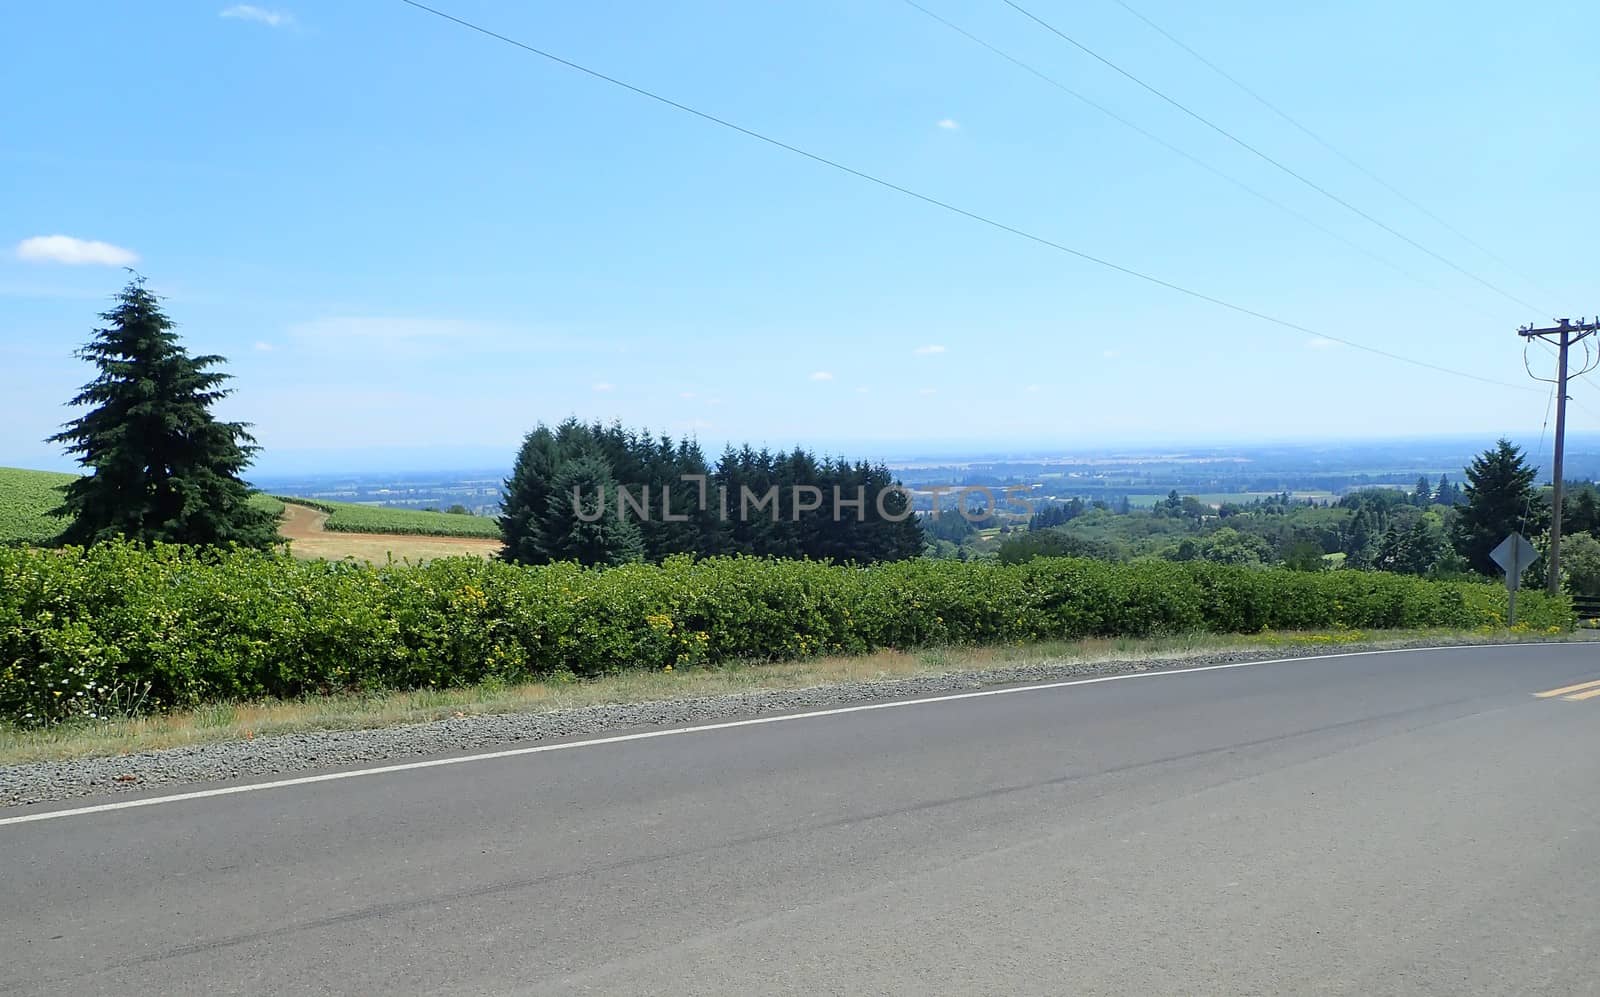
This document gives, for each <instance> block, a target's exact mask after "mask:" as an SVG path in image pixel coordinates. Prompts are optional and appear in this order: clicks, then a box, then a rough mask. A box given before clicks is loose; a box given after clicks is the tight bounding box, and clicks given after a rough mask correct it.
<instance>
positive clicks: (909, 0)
mask: <svg viewBox="0 0 1600 997" xmlns="http://www.w3.org/2000/svg"><path fill="white" fill-rule="evenodd" d="M902 2H903V3H905V5H906V6H908V7H910V8H912V9H913V10H917V11H919V12H921V13H922V14H925V15H926V16H928V17H929V18H931V19H933V20H934V21H937V22H938V23H940V24H942V25H944V26H945V27H947V28H949V29H950V30H951V31H954V32H955V33H956V34H958V35H961V36H962V37H963V38H966V39H967V40H968V41H971V42H973V43H974V44H976V45H979V46H981V47H983V48H985V49H987V50H988V51H990V52H992V53H994V54H995V55H997V56H999V57H1000V58H1002V59H1004V60H1006V61H1007V62H1009V63H1011V64H1012V65H1014V66H1016V67H1018V68H1019V69H1022V70H1023V71H1025V72H1028V73H1031V74H1032V75H1033V76H1036V77H1038V78H1039V79H1041V80H1043V81H1044V82H1045V83H1048V84H1049V85H1050V86H1052V87H1055V88H1056V89H1057V90H1060V91H1061V92H1062V93H1064V94H1067V95H1068V96H1069V97H1072V98H1073V99H1075V100H1078V101H1080V102H1081V103H1083V104H1085V105H1086V106H1088V107H1091V108H1093V109H1094V110H1096V111H1099V112H1100V113H1101V114H1103V115H1105V116H1106V117H1108V118H1110V119H1111V120H1112V121H1115V122H1117V123H1118V124H1120V125H1122V126H1124V127H1126V128H1129V129H1131V130H1133V131H1135V132H1137V133H1138V134H1140V135H1142V136H1144V137H1145V138H1147V139H1149V140H1150V141H1152V142H1154V143H1155V144H1157V145H1159V146H1161V147H1162V148H1163V149H1166V150H1167V151H1168V152H1171V153H1173V154H1175V155H1178V156H1181V157H1183V158H1184V159H1186V160H1188V161H1189V162H1191V163H1193V164H1194V165H1196V166H1198V167H1200V168H1201V169H1203V170H1205V171H1206V172H1207V173H1210V174H1212V175H1214V176H1217V177H1220V178H1221V179H1222V180H1225V181H1227V182H1228V183H1230V184H1232V185H1233V186H1235V187H1237V188H1239V189H1240V190H1242V191H1244V192H1245V193H1247V194H1249V195H1251V196H1252V197H1255V198H1257V199H1259V200H1261V201H1264V202H1265V203H1267V204H1270V205H1271V206H1272V207H1274V208H1277V209H1278V210H1279V211H1282V212H1283V213H1285V214H1287V215H1289V216H1290V217H1293V218H1296V219H1298V220H1299V221H1301V222H1303V223H1305V224H1306V225H1308V226H1310V227H1311V228H1314V229H1316V230H1317V231H1318V232H1321V233H1322V234H1324V235H1326V236H1328V237H1329V238H1332V239H1335V240H1337V241H1339V242H1341V243H1343V244H1344V245H1346V246H1349V247H1350V248H1351V249H1354V250H1355V251H1356V252H1358V253H1360V254H1361V255H1363V256H1365V257H1367V258H1368V259H1371V260H1375V261H1377V262H1378V263H1381V264H1383V265H1384V266H1386V267H1388V268H1389V269H1391V270H1393V271H1395V272H1396V273H1398V274H1400V275H1402V276H1404V277H1406V278H1408V279H1410V280H1413V281H1416V282H1418V283H1420V284H1425V285H1426V284H1428V283H1429V282H1428V281H1426V280H1424V279H1423V278H1421V277H1419V276H1417V275H1416V274H1414V273H1412V272H1411V271H1410V270H1407V269H1406V268H1405V267H1402V266H1401V265H1400V264H1398V263H1396V262H1394V261H1393V260H1390V259H1388V258H1387V257H1384V256H1381V255H1379V254H1378V253H1375V252H1373V251H1372V250H1370V249H1368V248H1367V247H1365V246H1363V245H1361V244H1360V243H1358V242H1356V241H1355V240H1353V239H1350V238H1348V237H1346V236H1344V235H1341V234H1339V233H1338V232H1335V231H1334V230H1333V229H1330V228H1328V227H1327V226H1326V225H1323V224H1322V223H1321V222H1319V221H1317V220H1316V219H1314V218H1312V217H1311V216H1309V215H1307V214H1304V213H1302V212H1300V211H1297V210H1295V209H1294V208H1292V207H1290V206H1289V205H1287V204H1284V203H1283V202H1282V201H1279V200H1278V199H1277V198H1275V197H1273V196H1272V195H1270V194H1267V193H1264V192H1262V191H1260V190H1257V189H1256V188H1255V187H1252V186H1250V185H1249V184H1247V183H1245V182H1244V181H1243V180H1240V179H1238V178H1237V177H1235V176H1233V175H1232V174H1230V173H1228V172H1226V171H1224V170H1222V169H1221V168H1219V167H1217V166H1215V165H1213V164H1211V163H1209V162H1206V161H1205V160H1204V159H1201V158H1200V157H1199V156H1196V155H1194V154H1192V153H1190V152H1188V151H1187V150H1185V149H1183V148H1181V147H1179V146H1176V145H1174V144H1172V143H1171V142H1168V141H1167V140H1166V139H1164V138H1162V137H1161V136H1159V135H1157V134H1155V133H1154V132H1152V131H1150V130H1149V129H1147V128H1145V127H1144V126H1142V125H1140V124H1138V123H1136V122H1134V121H1132V120H1130V119H1129V118H1127V117H1124V116H1123V115H1121V114H1118V113H1117V112H1116V111H1113V110H1112V109H1111V108H1109V107H1106V106H1105V105H1104V104H1102V103H1100V102H1099V101H1096V100H1094V99H1092V98H1090V97H1088V96H1085V95H1084V94H1083V93H1080V92H1079V91H1077V90H1074V89H1073V88H1072V87H1069V86H1067V85H1066V84H1065V83H1062V82H1061V81H1060V80H1058V79H1056V78H1055V77H1054V76H1051V75H1049V74H1048V73H1046V72H1044V71H1043V70H1041V69H1039V68H1038V67H1037V66H1034V65H1031V64H1030V63H1027V62H1024V61H1023V60H1021V59H1019V58H1017V57H1016V56H1014V55H1012V54H1011V53H1010V52H1007V51H1005V50H1004V49H1002V48H1000V47H999V46H997V45H994V44H991V43H990V42H988V41H985V40H984V39H983V38H980V37H979V36H977V35H975V34H973V33H972V32H971V31H968V30H967V29H966V28H963V27H962V26H961V25H959V24H956V23H955V22H954V21H951V20H950V19H949V18H946V17H944V16H943V15H941V14H938V13H936V12H935V11H932V10H930V9H928V8H927V7H924V6H923V5H922V4H920V3H918V2H917V0H902Z"/></svg>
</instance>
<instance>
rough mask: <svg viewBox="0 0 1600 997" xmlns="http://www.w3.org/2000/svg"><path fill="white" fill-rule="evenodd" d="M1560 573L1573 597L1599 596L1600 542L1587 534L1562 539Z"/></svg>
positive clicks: (1576, 534) (1575, 534)
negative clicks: (1564, 577)
mask: <svg viewBox="0 0 1600 997" xmlns="http://www.w3.org/2000/svg"><path fill="white" fill-rule="evenodd" d="M1561 573H1562V574H1563V575H1564V576H1566V588H1567V591H1568V592H1571V593H1572V594H1573V595H1586V596H1600V540H1596V539H1595V538H1594V537H1592V536H1590V535H1589V534H1587V533H1574V534H1572V535H1570V536H1564V537H1562V538H1561Z"/></svg>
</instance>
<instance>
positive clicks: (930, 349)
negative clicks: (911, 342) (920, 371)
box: [911, 345, 944, 357]
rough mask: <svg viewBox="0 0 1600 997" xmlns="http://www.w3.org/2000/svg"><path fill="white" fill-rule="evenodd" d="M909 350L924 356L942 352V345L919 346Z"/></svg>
mask: <svg viewBox="0 0 1600 997" xmlns="http://www.w3.org/2000/svg"><path fill="white" fill-rule="evenodd" d="M911 352H912V353H915V354H916V355H917V356H919V357H926V356H931V355H933V354H935V353H943V352H944V347H943V346H933V345H928V346H919V347H917V348H916V349H914V350H912V351H911Z"/></svg>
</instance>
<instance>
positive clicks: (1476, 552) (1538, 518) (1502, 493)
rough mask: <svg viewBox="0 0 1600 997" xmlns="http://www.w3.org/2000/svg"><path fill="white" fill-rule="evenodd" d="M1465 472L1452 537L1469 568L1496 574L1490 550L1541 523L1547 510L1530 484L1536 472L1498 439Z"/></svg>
mask: <svg viewBox="0 0 1600 997" xmlns="http://www.w3.org/2000/svg"><path fill="white" fill-rule="evenodd" d="M1466 473H1467V485H1466V487H1465V489H1464V492H1465V496H1466V504H1465V505H1464V506H1462V507H1461V509H1460V511H1459V512H1458V513H1457V514H1456V521H1455V528H1454V532H1453V535H1452V537H1451V540H1452V542H1453V543H1454V545H1455V549H1456V552H1457V553H1458V554H1460V555H1461V556H1462V557H1464V558H1466V560H1467V564H1468V566H1470V567H1471V568H1472V570H1474V571H1477V572H1479V573H1481V574H1485V575H1490V576H1495V575H1498V574H1499V573H1500V569H1499V568H1498V567H1497V566H1496V565H1495V563H1494V559H1493V558H1491V557H1490V556H1489V552H1490V551H1492V550H1494V548H1495V547H1496V545H1498V544H1499V543H1500V541H1502V540H1504V539H1505V538H1506V537H1507V536H1508V535H1510V534H1511V533H1513V532H1518V531H1520V532H1522V533H1523V534H1524V535H1525V536H1526V535H1532V534H1536V533H1538V532H1540V531H1541V530H1543V529H1544V528H1545V524H1546V522H1547V517H1548V510H1547V509H1546V508H1545V503H1544V501H1543V499H1541V498H1540V497H1539V496H1538V495H1536V494H1535V492H1534V488H1533V481H1534V478H1535V476H1536V475H1537V474H1538V472H1537V471H1536V470H1535V469H1534V468H1533V467H1531V466H1530V465H1529V464H1528V462H1527V459H1526V457H1525V456H1524V454H1523V452H1522V448H1520V447H1517V446H1514V445H1512V443H1511V441H1510V440H1505V439H1502V440H1499V441H1498V442H1496V443H1495V445H1494V447H1492V448H1491V449H1489V450H1485V451H1484V452H1483V453H1481V454H1479V455H1478V456H1477V457H1474V458H1473V460H1472V464H1471V466H1469V467H1468V468H1467V469H1466Z"/></svg>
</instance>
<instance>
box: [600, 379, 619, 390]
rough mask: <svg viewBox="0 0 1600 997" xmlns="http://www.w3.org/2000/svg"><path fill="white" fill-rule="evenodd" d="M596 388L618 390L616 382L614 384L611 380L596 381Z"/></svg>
mask: <svg viewBox="0 0 1600 997" xmlns="http://www.w3.org/2000/svg"><path fill="white" fill-rule="evenodd" d="M594 390H596V391H615V390H617V386H616V385H615V384H612V383H611V382H610V381H596V382H595V383H594Z"/></svg>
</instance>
